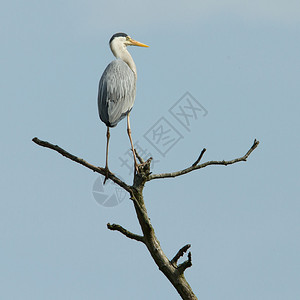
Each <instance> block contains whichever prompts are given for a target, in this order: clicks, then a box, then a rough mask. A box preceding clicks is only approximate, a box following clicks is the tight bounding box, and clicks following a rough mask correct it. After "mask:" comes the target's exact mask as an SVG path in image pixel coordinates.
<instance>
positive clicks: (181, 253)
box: [171, 244, 191, 264]
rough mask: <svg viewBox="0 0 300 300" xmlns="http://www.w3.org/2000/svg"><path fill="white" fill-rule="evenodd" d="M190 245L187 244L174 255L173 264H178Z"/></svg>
mask: <svg viewBox="0 0 300 300" xmlns="http://www.w3.org/2000/svg"><path fill="white" fill-rule="evenodd" d="M190 247H191V245H190V244H187V245H185V246H183V247H182V248H181V249H180V250H179V251H178V252H177V253H176V255H175V256H174V257H173V259H172V260H171V263H172V264H177V262H178V259H179V258H180V257H181V256H183V255H184V253H185V252H186V251H188V249H189V248H190Z"/></svg>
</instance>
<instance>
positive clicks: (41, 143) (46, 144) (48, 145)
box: [32, 137, 133, 195]
mask: <svg viewBox="0 0 300 300" xmlns="http://www.w3.org/2000/svg"><path fill="white" fill-rule="evenodd" d="M32 141H33V142H35V143H36V144H37V145H39V146H42V147H45V148H49V149H52V150H54V151H56V152H58V153H60V154H61V155H63V156H65V157H67V158H69V159H71V160H73V161H75V162H77V163H79V164H81V165H83V166H85V167H87V168H89V169H91V170H93V171H94V172H97V173H99V174H101V175H104V176H105V175H106V171H105V169H104V168H101V167H96V166H94V165H92V164H90V163H88V162H86V161H85V160H83V159H82V158H79V157H77V156H75V155H73V154H71V153H69V152H67V151H66V150H64V149H63V148H61V147H59V146H58V145H53V144H51V143H49V142H47V141H42V140H40V139H38V138H37V137H35V138H33V139H32ZM108 178H109V179H111V180H112V181H113V182H115V183H116V184H117V185H119V186H120V187H122V188H123V189H124V190H126V191H127V192H128V193H129V194H130V195H133V193H132V188H131V187H130V186H129V185H127V184H126V183H125V182H124V181H122V180H121V179H120V178H118V177H117V176H115V175H114V174H112V173H111V172H109V173H108Z"/></svg>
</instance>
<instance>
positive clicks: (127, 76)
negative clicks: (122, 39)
mask: <svg viewBox="0 0 300 300" xmlns="http://www.w3.org/2000/svg"><path fill="white" fill-rule="evenodd" d="M135 91H136V78H135V74H134V73H133V71H132V70H131V69H130V68H129V66H128V64H127V63H125V62H124V61H123V60H121V59H116V60H114V61H112V62H111V63H110V64H109V65H108V66H107V68H106V69H105V71H104V72H103V75H102V77H101V79H100V82H99V92H98V111H99V116H100V119H101V120H102V121H103V122H104V123H105V124H106V125H107V126H109V127H115V126H116V125H117V124H118V122H119V121H121V120H122V119H123V118H124V117H125V116H126V115H127V114H128V113H129V112H130V111H131V109H132V107H133V104H134V100H135Z"/></svg>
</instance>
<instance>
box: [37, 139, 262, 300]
mask: <svg viewBox="0 0 300 300" xmlns="http://www.w3.org/2000/svg"><path fill="white" fill-rule="evenodd" d="M33 142H35V143H36V144H38V145H39V146H42V147H46V148H50V149H52V150H55V151H56V152H58V153H60V154H61V155H63V156H65V157H67V158H68V159H71V160H73V161H75V162H77V163H79V164H81V165H83V166H85V167H87V168H89V169H91V170H93V171H94V172H97V173H99V174H101V175H104V176H105V174H106V171H105V169H104V168H101V167H96V166H94V165H91V164H90V163H88V162H86V161H85V160H83V159H82V158H78V157H76V156H74V155H72V154H70V153H69V152H67V151H65V150H64V149H62V148H60V147H59V146H57V145H53V144H51V143H49V142H46V141H41V140H39V139H38V138H34V139H33ZM258 144H259V142H258V141H256V140H254V143H253V145H252V147H251V148H250V149H249V150H248V151H247V153H246V154H245V155H244V156H242V157H240V158H236V159H233V160H229V161H225V160H223V161H208V162H206V163H203V164H200V165H199V162H200V160H201V159H202V157H203V155H204V153H205V151H206V149H205V148H204V149H203V150H202V151H201V153H200V155H199V157H198V159H197V160H196V161H195V162H194V163H193V164H192V166H191V167H189V168H186V169H183V170H181V171H178V172H173V173H164V174H151V172H150V171H151V170H150V164H151V160H152V158H149V159H148V160H147V161H145V162H144V160H143V159H142V158H141V157H139V156H138V154H137V153H136V154H137V157H138V159H139V161H140V163H141V164H140V165H138V170H139V172H137V173H135V174H134V180H133V185H132V186H129V185H127V184H126V183H125V182H123V181H122V180H121V179H119V178H118V177H116V176H115V175H114V174H112V173H109V175H108V177H109V178H110V179H111V180H112V181H114V182H115V183H116V184H118V185H119V186H120V187H122V188H123V189H124V190H126V191H127V192H128V193H129V194H130V199H131V200H132V201H133V204H134V208H135V212H136V215H137V218H138V221H139V224H140V226H141V230H142V232H143V235H137V234H134V233H132V232H130V231H128V230H127V229H125V228H123V227H122V226H120V225H117V224H112V225H111V224H109V223H108V224H107V228H108V229H110V230H115V231H119V232H120V233H122V234H123V235H125V236H126V237H128V238H130V239H133V240H136V241H139V242H142V243H144V244H145V246H146V247H147V249H148V251H149V252H150V254H151V256H152V258H153V259H154V261H155V263H156V265H157V266H158V268H159V270H160V271H162V272H163V273H164V275H165V276H166V277H167V278H168V279H169V281H170V282H171V283H172V285H173V286H174V287H175V289H176V290H177V292H178V293H179V295H180V296H181V298H182V299H184V300H197V297H196V295H195V294H194V293H193V290H192V288H191V287H190V285H189V284H188V282H187V280H186V279H185V277H184V271H185V270H186V269H187V268H189V267H191V266H192V255H191V252H189V253H188V255H187V260H185V261H184V262H183V263H181V264H180V265H178V266H177V263H178V260H179V258H180V257H181V256H183V255H184V253H186V252H187V250H188V249H189V248H190V246H191V245H190V244H188V245H185V246H184V247H182V248H181V249H180V250H179V251H178V252H177V254H176V255H175V256H174V258H173V259H172V260H171V261H169V259H168V258H167V256H166V255H165V254H164V252H163V250H162V248H161V246H160V243H159V240H158V239H157V237H156V235H155V232H154V228H153V227H152V225H151V222H150V218H149V217H148V213H147V209H146V206H145V202H144V198H143V189H144V186H145V183H146V182H147V181H150V180H152V179H158V178H169V177H176V176H180V175H184V174H187V173H189V172H192V171H194V170H198V169H201V168H204V167H206V166H209V165H225V166H226V165H230V164H234V163H237V162H241V161H246V160H247V158H248V157H249V155H250V154H251V153H252V152H253V151H254V150H255V148H256V147H257V146H258Z"/></svg>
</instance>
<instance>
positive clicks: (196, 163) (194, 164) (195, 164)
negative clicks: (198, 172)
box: [192, 148, 206, 167]
mask: <svg viewBox="0 0 300 300" xmlns="http://www.w3.org/2000/svg"><path fill="white" fill-rule="evenodd" d="M205 151H206V149H205V148H203V149H202V151H201V153H200V155H199V157H198V159H197V160H196V161H195V162H194V163H193V164H192V167H194V166H197V165H198V164H199V162H200V160H201V158H202V156H203V154H204V153H205Z"/></svg>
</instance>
